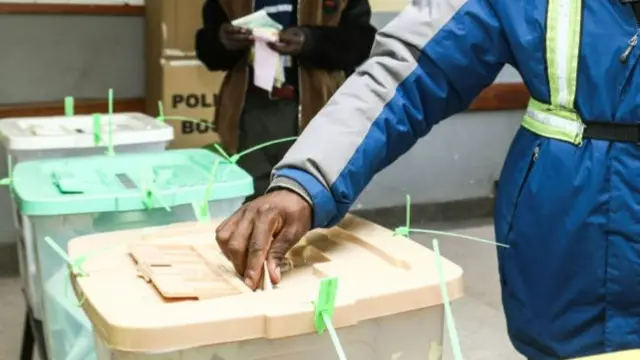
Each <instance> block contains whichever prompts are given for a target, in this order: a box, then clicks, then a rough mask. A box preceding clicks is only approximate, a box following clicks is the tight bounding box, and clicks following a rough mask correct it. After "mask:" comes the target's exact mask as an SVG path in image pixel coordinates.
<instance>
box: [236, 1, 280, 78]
mask: <svg viewBox="0 0 640 360" xmlns="http://www.w3.org/2000/svg"><path fill="white" fill-rule="evenodd" d="M232 24H233V26H236V27H242V28H245V29H250V30H251V32H252V35H253V40H254V46H255V48H254V53H253V70H254V71H253V74H254V77H253V82H254V84H255V85H256V86H257V87H259V88H261V89H265V90H266V91H271V90H272V89H273V86H274V84H276V83H277V84H281V83H283V82H284V69H283V68H282V66H283V65H282V58H281V57H280V55H279V54H278V53H277V52H276V51H275V50H274V48H273V46H276V43H278V40H279V39H278V33H279V32H280V31H281V30H282V25H280V24H279V23H277V22H276V21H274V20H273V19H272V18H271V17H269V15H268V14H267V12H266V11H265V10H260V11H257V12H255V13H253V14H250V15H247V16H245V17H242V18H239V19H236V20H234V21H232Z"/></svg>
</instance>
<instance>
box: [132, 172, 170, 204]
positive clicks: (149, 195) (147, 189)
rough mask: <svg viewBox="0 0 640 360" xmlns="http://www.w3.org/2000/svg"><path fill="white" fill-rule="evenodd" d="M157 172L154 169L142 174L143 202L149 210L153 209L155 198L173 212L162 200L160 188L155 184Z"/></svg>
mask: <svg viewBox="0 0 640 360" xmlns="http://www.w3.org/2000/svg"><path fill="white" fill-rule="evenodd" d="M154 180H155V174H154V173H153V170H151V169H149V170H148V171H143V172H142V174H141V175H140V191H141V192H142V203H143V204H144V207H145V209H146V210H147V211H149V210H151V209H153V203H154V201H153V200H154V199H156V200H157V201H158V203H159V204H160V205H161V206H162V207H164V209H165V210H166V211H167V212H171V208H170V207H169V206H168V205H167V204H166V203H165V202H163V201H162V198H161V197H160V195H159V191H158V189H157V188H156V187H155V186H154V185H153V183H154Z"/></svg>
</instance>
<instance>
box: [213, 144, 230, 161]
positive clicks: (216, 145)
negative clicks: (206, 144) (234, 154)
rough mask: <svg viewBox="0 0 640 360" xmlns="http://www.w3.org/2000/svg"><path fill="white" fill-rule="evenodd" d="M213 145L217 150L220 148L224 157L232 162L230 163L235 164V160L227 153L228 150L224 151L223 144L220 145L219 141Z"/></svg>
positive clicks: (219, 150)
mask: <svg viewBox="0 0 640 360" xmlns="http://www.w3.org/2000/svg"><path fill="white" fill-rule="evenodd" d="M213 147H214V148H215V149H216V150H218V152H219V153H220V155H222V157H223V158H224V159H225V160H227V161H228V162H230V163H232V164H233V161H231V157H230V156H229V154H227V152H226V151H224V149H223V148H222V146H220V145H219V144H217V143H214V144H213Z"/></svg>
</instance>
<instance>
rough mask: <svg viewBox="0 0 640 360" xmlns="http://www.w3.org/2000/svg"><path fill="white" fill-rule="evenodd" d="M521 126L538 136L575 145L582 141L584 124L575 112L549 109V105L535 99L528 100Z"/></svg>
mask: <svg viewBox="0 0 640 360" xmlns="http://www.w3.org/2000/svg"><path fill="white" fill-rule="evenodd" d="M522 126H523V127H525V128H527V129H529V130H530V131H533V132H534V133H536V134H538V135H540V136H545V137H549V138H552V139H557V140H562V141H566V142H570V143H572V144H576V145H579V144H581V143H582V134H583V132H584V125H583V123H582V121H581V120H580V118H579V117H578V116H577V115H576V114H575V113H573V112H567V111H555V110H552V109H551V106H549V105H545V104H541V103H539V102H537V101H535V100H531V101H530V102H529V108H528V109H527V113H526V115H525V116H524V120H523V121H522Z"/></svg>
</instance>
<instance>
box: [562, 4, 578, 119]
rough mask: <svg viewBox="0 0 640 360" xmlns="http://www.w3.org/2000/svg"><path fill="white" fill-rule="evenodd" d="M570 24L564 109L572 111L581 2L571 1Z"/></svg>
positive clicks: (576, 80)
mask: <svg viewBox="0 0 640 360" xmlns="http://www.w3.org/2000/svg"><path fill="white" fill-rule="evenodd" d="M569 21H570V22H571V27H570V33H569V35H570V38H569V44H570V45H571V46H570V48H569V50H570V53H569V58H568V59H567V60H568V62H569V65H568V67H569V74H568V76H567V89H568V93H567V103H566V105H565V108H567V109H574V107H575V106H574V103H575V99H576V92H577V89H578V60H579V58H580V43H581V41H580V35H581V32H582V29H581V27H582V0H571V16H570V17H569Z"/></svg>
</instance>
